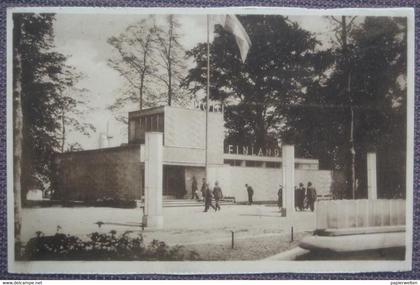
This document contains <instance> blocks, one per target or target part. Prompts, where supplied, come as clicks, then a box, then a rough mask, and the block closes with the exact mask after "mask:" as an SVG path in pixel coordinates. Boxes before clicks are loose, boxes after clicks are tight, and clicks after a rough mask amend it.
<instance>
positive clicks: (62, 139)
mask: <svg viewBox="0 0 420 285" xmlns="http://www.w3.org/2000/svg"><path fill="white" fill-rule="evenodd" d="M65 143H66V124H65V118H64V107H63V109H62V110H61V153H63V152H64V145H65Z"/></svg>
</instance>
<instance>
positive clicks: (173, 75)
mask: <svg viewBox="0 0 420 285" xmlns="http://www.w3.org/2000/svg"><path fill="white" fill-rule="evenodd" d="M179 27H180V24H179V23H178V21H177V18H176V17H175V16H174V15H168V16H165V20H164V22H163V23H160V24H159V23H158V21H157V19H156V17H155V16H149V17H148V18H145V19H142V20H140V21H139V22H137V23H135V24H133V25H130V26H128V27H127V28H126V29H125V31H124V32H122V33H121V34H119V35H117V36H112V37H110V38H109V39H108V44H110V45H111V46H112V47H113V50H114V54H113V55H112V57H111V58H110V59H109V60H108V63H109V66H110V67H112V68H113V69H114V70H116V71H117V72H118V73H119V74H120V76H121V77H122V78H123V79H124V81H125V82H126V83H127V84H125V85H124V87H122V88H121V90H119V94H118V96H117V97H116V99H115V101H114V103H113V104H112V105H111V106H110V110H112V111H113V112H114V113H115V116H116V119H117V120H119V121H122V122H125V123H127V114H126V111H127V110H128V107H129V106H130V105H131V103H135V104H138V108H139V109H143V108H144V107H154V106H158V105H172V104H179V105H184V104H185V101H184V100H185V96H183V95H184V93H185V91H184V90H182V89H180V88H179V84H180V83H179V82H180V79H181V77H182V74H183V72H182V71H183V70H184V69H185V66H184V54H185V52H184V49H183V47H182V45H181V44H180V42H179V39H180V38H181V36H182V35H181V34H179V32H178V30H179Z"/></svg>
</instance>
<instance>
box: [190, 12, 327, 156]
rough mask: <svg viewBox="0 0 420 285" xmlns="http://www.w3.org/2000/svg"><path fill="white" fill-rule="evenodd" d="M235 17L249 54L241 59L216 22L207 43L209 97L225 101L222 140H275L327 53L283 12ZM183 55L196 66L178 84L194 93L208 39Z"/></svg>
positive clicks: (265, 143) (262, 143)
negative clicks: (244, 33)
mask: <svg viewBox="0 0 420 285" xmlns="http://www.w3.org/2000/svg"><path fill="white" fill-rule="evenodd" d="M239 19H240V21H241V23H242V24H243V26H244V28H245V30H246V31H247V33H248V35H249V37H250V39H251V42H252V45H251V48H250V51H249V54H248V58H247V60H246V62H245V63H242V62H241V59H240V54H239V50H238V48H237V46H236V43H235V39H234V37H233V35H232V34H230V33H228V32H226V31H225V30H224V29H223V28H222V27H221V26H216V29H215V32H216V35H215V39H214V41H213V43H211V46H210V71H211V75H210V78H211V83H210V84H211V86H210V87H211V90H210V97H211V99H214V100H221V101H222V102H223V103H224V104H225V105H226V108H225V111H226V112H225V120H226V128H227V132H228V137H227V139H226V143H231V144H243V142H249V144H251V143H252V144H254V145H255V146H256V147H263V148H265V147H273V146H277V142H278V135H277V134H278V129H279V127H280V126H281V124H282V123H283V121H284V119H285V117H284V113H285V110H286V109H287V108H288V106H289V105H291V104H296V103H299V100H301V98H302V97H303V95H304V93H305V90H306V89H307V88H308V86H310V85H311V84H312V82H313V80H314V79H313V74H314V73H317V72H318V73H321V72H322V71H323V69H324V65H325V64H324V62H325V61H326V58H325V59H323V56H324V55H325V56H326V55H327V54H324V53H322V52H318V51H316V49H315V48H316V45H317V44H318V42H317V40H316V38H315V37H314V35H312V34H311V33H309V32H307V31H305V30H303V29H301V28H300V27H299V25H298V24H296V23H293V22H291V21H289V20H288V19H287V18H286V17H282V16H278V15H276V16H273V15H258V16H257V15H247V16H240V17H239ZM187 55H188V56H190V57H193V58H194V60H195V62H196V66H195V67H194V68H192V69H190V70H189V74H188V76H187V77H186V79H185V81H184V83H183V86H185V87H187V88H189V90H190V91H191V92H193V93H196V94H197V93H199V92H203V91H204V90H205V88H206V79H207V75H206V72H207V45H206V44H204V43H202V44H198V45H197V46H196V47H195V48H193V49H192V50H190V51H188V52H187Z"/></svg>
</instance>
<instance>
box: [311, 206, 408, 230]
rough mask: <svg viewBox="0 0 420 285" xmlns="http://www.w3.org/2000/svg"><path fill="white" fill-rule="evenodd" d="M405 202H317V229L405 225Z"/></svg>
mask: <svg viewBox="0 0 420 285" xmlns="http://www.w3.org/2000/svg"><path fill="white" fill-rule="evenodd" d="M405 203H406V201H405V200H402V199H389V200H385V199H378V200H329V201H328V200H325V201H317V203H316V206H315V209H316V229H341V228H355V227H379V226H396V225H405Z"/></svg>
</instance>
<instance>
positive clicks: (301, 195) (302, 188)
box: [297, 183, 305, 211]
mask: <svg viewBox="0 0 420 285" xmlns="http://www.w3.org/2000/svg"><path fill="white" fill-rule="evenodd" d="M297 196H298V209H299V211H303V210H304V208H305V186H303V183H299V188H298V195H297Z"/></svg>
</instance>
